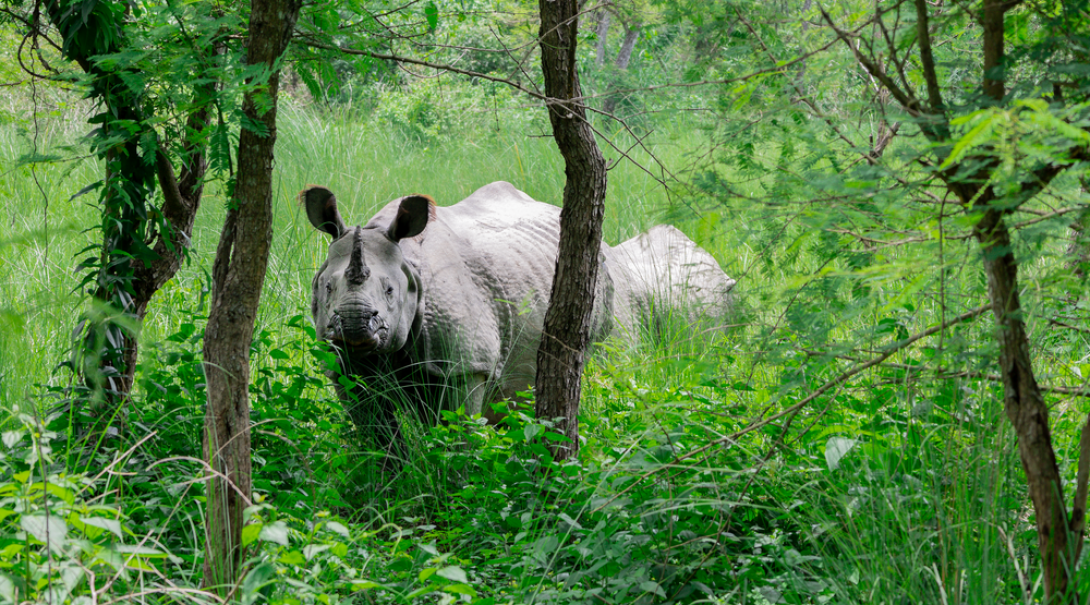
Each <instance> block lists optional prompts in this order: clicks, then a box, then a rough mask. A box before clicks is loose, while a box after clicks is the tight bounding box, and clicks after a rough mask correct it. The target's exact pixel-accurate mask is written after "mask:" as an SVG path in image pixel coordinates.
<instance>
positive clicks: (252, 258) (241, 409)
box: [204, 0, 301, 588]
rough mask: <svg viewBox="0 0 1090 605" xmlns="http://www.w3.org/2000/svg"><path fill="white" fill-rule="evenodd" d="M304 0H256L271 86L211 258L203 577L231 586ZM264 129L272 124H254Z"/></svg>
mask: <svg viewBox="0 0 1090 605" xmlns="http://www.w3.org/2000/svg"><path fill="white" fill-rule="evenodd" d="M300 4H301V0H253V1H252V4H251V12H250V30H249V41H248V46H247V54H246V63H247V64H248V65H265V66H267V67H268V68H269V69H270V71H271V73H270V75H269V80H268V83H267V85H266V86H264V87H262V88H259V89H258V90H255V91H252V92H249V93H247V94H246V97H245V99H244V100H243V104H242V111H243V113H244V114H245V115H246V119H247V121H248V122H250V123H251V124H254V125H255V126H254V127H250V128H243V130H242V131H241V132H240V133H239V143H238V175H237V181H236V185H235V193H234V197H233V198H232V200H231V205H230V207H229V208H228V210H227V218H226V219H225V220H224V226H223V232H222V233H221V234H220V243H219V246H218V248H217V249H216V260H215V262H214V264H213V267H212V279H213V286H212V307H211V310H210V312H209V315H208V327H207V329H206V330H205V338H204V371H205V378H206V380H207V384H208V407H207V410H206V413H205V423H204V426H205V429H204V430H205V432H204V456H205V459H206V460H207V461H208V463H209V465H210V468H211V471H212V473H213V475H212V477H211V478H210V479H209V481H208V490H207V503H206V506H207V516H206V519H205V532H206V536H205V537H206V546H205V553H206V554H205V564H204V583H205V585H206V586H210V587H219V588H224V587H230V586H232V585H234V584H235V583H236V582H237V581H238V571H239V564H240V563H241V562H242V555H243V553H242V540H241V539H242V511H243V509H244V508H245V507H246V506H247V504H248V503H249V497H250V493H251V490H252V479H251V476H250V470H251V461H250V401H249V397H248V388H249V384H250V365H249V353H250V343H251V340H252V337H253V330H254V321H255V319H256V317H257V306H258V302H259V301H260V295H261V287H262V284H263V283H264V281H265V271H266V268H267V266H268V259H269V245H270V241H271V239H272V169H273V146H274V145H275V143H276V99H277V92H278V87H279V81H278V80H279V66H278V60H279V58H280V56H281V55H282V54H283V53H284V49H285V48H286V47H287V44H288V41H289V40H290V38H291V33H292V30H293V29H294V27H295V21H296V19H297V18H298V15H299V7H300ZM255 128H260V129H261V130H263V131H264V132H260V133H259V132H255V131H254V130H255Z"/></svg>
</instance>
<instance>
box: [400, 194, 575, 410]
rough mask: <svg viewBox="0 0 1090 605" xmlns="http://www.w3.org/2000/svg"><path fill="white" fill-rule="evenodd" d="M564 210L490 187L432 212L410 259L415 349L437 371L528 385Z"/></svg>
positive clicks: (510, 387)
mask: <svg viewBox="0 0 1090 605" xmlns="http://www.w3.org/2000/svg"><path fill="white" fill-rule="evenodd" d="M559 217H560V209H559V208H556V207H555V206H550V205H548V204H544V203H541V202H537V201H534V200H533V199H531V198H530V197H529V196H527V195H526V194H524V193H522V192H521V191H518V190H517V189H515V188H514V187H513V186H511V185H510V184H508V183H493V184H491V185H488V186H485V187H483V188H481V189H479V190H478V191H476V192H474V193H473V194H472V195H470V196H469V197H468V198H466V199H465V200H463V201H461V202H459V203H457V204H455V205H453V206H450V207H446V208H438V209H437V210H436V218H435V220H434V221H433V222H432V223H430V224H429V225H428V228H427V229H426V230H425V231H424V233H422V234H421V235H420V236H418V237H417V238H414V240H413V241H411V242H403V243H402V248H403V250H405V255H406V257H407V258H409V259H410V260H411V262H415V263H416V264H417V265H418V267H419V270H420V274H421V279H422V281H423V283H424V305H423V309H424V311H423V316H422V318H421V322H420V328H419V331H418V338H417V339H416V343H415V346H416V348H415V355H416V357H418V359H419V361H421V362H424V363H425V364H426V367H427V370H428V371H429V372H430V373H432V374H439V375H445V376H448V377H451V376H458V375H467V374H476V375H483V376H486V377H487V379H488V380H489V381H490V382H491V383H492V385H493V387H498V388H499V390H500V392H501V394H502V395H504V396H509V395H511V394H513V391H514V390H522V389H525V387H526V385H527V384H529V383H532V382H533V379H534V376H535V374H536V353H537V345H538V343H539V342H540V339H541V327H542V325H543V324H544V317H545V311H546V308H547V305H548V301H549V292H550V288H551V286H552V274H553V270H554V267H555V262H556V250H557V244H558V242H559V236H560V225H559Z"/></svg>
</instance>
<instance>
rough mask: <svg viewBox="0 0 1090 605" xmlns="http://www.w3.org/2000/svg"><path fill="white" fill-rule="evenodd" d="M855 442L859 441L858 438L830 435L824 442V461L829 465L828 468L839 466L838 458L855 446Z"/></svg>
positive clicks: (832, 469) (832, 468) (834, 468)
mask: <svg viewBox="0 0 1090 605" xmlns="http://www.w3.org/2000/svg"><path fill="white" fill-rule="evenodd" d="M856 443H859V440H858V439H848V438H847V437H830V438H829V441H827V442H826V443H825V463H826V464H828V465H829V470H831V471H835V470H836V469H837V468H839V467H840V460H841V459H842V458H844V456H845V455H846V454H847V453H848V452H849V451H850V450H851V449H852V448H853V447H855V444H856Z"/></svg>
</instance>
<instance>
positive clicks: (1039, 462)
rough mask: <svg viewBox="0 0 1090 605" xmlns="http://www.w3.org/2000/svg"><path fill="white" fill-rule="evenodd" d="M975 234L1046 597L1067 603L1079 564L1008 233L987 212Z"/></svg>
mask: <svg viewBox="0 0 1090 605" xmlns="http://www.w3.org/2000/svg"><path fill="white" fill-rule="evenodd" d="M973 233H974V235H975V237H976V239H977V241H979V242H980V247H981V251H982V252H983V256H984V272H985V274H986V275H987V277H988V298H989V299H990V301H991V303H992V312H993V313H994V315H995V322H996V339H997V341H998V343H999V367H1000V374H1001V376H1002V377H1003V407H1004V409H1005V411H1006V413H1007V418H1008V419H1010V422H1011V424H1012V425H1013V426H1014V430H1015V432H1016V433H1017V435H1018V454H1019V456H1020V457H1021V459H1022V467H1023V468H1024V469H1025V471H1026V481H1027V482H1028V483H1029V495H1030V499H1031V500H1032V502H1033V509H1034V511H1035V512H1036V521H1037V545H1038V548H1039V549H1040V551H1041V558H1042V562H1043V563H1044V569H1045V578H1044V584H1045V595H1047V596H1048V597H1049V600H1048V602H1049V603H1053V602H1056V603H1059V602H1067V596H1068V595H1067V591H1068V582H1069V574H1070V572H1072V571H1074V563H1075V562H1076V559H1075V557H1074V556H1073V555H1074V551H1073V549H1072V548H1071V545H1070V544H1069V541H1068V530H1069V528H1068V518H1067V510H1066V505H1065V503H1064V493H1063V481H1062V479H1061V477H1060V469H1059V466H1058V465H1057V463H1056V455H1055V453H1054V452H1053V449H1052V435H1051V432H1050V431H1049V424H1048V407H1047V406H1046V405H1045V401H1044V397H1043V396H1042V395H1041V389H1040V388H1039V387H1038V385H1037V379H1036V377H1035V376H1034V374H1033V364H1032V360H1031V359H1030V353H1029V340H1028V338H1027V337H1026V324H1025V322H1024V321H1023V320H1022V316H1023V310H1022V305H1021V301H1020V300H1019V296H1018V265H1017V263H1016V261H1015V259H1014V254H1013V253H1012V252H1011V240H1010V232H1009V231H1008V229H1007V226H1006V224H1005V223H1004V221H1003V217H1002V214H1001V212H1000V211H999V210H995V209H988V210H987V211H985V214H984V218H983V219H982V220H981V221H980V222H979V223H978V224H977V225H976V227H975V228H974V232H973ZM1053 599H1055V600H1053Z"/></svg>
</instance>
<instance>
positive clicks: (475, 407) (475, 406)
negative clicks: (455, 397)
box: [463, 374, 487, 416]
mask: <svg viewBox="0 0 1090 605" xmlns="http://www.w3.org/2000/svg"><path fill="white" fill-rule="evenodd" d="M463 387H464V389H465V399H464V400H463V405H465V408H466V414H468V415H470V416H475V415H477V414H480V413H481V412H482V411H484V400H485V391H486V390H487V381H486V380H485V378H484V377H483V376H478V375H476V374H471V375H469V376H467V377H466V378H465V381H464V383H463Z"/></svg>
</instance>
